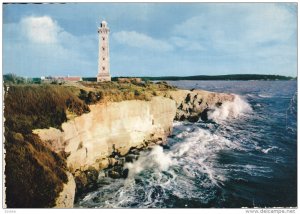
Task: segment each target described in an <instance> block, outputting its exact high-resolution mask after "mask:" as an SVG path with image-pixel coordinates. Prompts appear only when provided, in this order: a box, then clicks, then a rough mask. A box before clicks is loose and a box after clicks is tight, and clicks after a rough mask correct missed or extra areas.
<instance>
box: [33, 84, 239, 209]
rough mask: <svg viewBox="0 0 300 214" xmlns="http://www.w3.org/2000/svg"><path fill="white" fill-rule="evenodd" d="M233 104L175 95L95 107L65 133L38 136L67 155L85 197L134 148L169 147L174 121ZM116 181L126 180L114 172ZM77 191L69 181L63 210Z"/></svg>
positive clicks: (221, 97) (198, 94)
mask: <svg viewBox="0 0 300 214" xmlns="http://www.w3.org/2000/svg"><path fill="white" fill-rule="evenodd" d="M233 100H234V96H233V95H228V94H218V93H212V92H207V91H200V90H197V91H196V90H195V91H188V90H177V91H170V92H168V94H166V95H165V97H161V96H157V97H153V98H152V99H151V101H140V100H130V101H122V102H108V103H99V104H95V105H91V106H90V112H89V113H87V114H83V115H81V116H79V117H75V118H74V119H72V120H70V121H68V122H65V123H63V124H62V131H61V130H59V129H54V128H50V129H38V130H34V133H36V134H38V135H39V137H40V138H41V139H42V140H43V141H45V142H48V143H49V145H51V147H52V149H53V150H54V151H56V152H64V153H65V154H66V155H67V165H68V168H69V170H70V172H71V173H72V174H73V176H74V177H75V181H76V187H77V191H79V192H80V191H83V190H84V189H85V188H90V187H92V186H93V183H94V182H96V181H97V179H98V176H99V170H101V169H105V168H108V167H113V166H118V165H122V164H124V162H125V161H126V159H125V158H120V157H123V156H125V155H126V154H128V152H130V151H131V150H132V149H139V148H143V147H147V146H149V145H154V144H163V143H164V142H165V141H166V139H167V136H169V135H170V134H171V132H172V126H173V120H174V119H175V120H188V121H191V122H195V121H198V120H199V118H202V119H205V117H207V116H205V114H206V112H207V111H208V110H209V109H210V108H215V107H218V106H221V105H222V103H223V102H226V101H233ZM130 157H131V156H130ZM130 157H129V156H128V157H126V158H127V159H129V158H130ZM133 158H135V157H133ZM110 176H111V177H114V176H116V177H119V176H120V175H119V174H118V172H115V171H110ZM121 176H124V175H121ZM125 176H126V175H125ZM70 181H71V183H70ZM72 187H73V185H72V179H69V183H68V185H65V186H64V190H63V191H62V193H61V194H60V198H59V199H57V201H59V202H57V207H71V205H72V204H73V201H74V197H75V196H74V195H75V187H74V192H72V191H70V188H71V189H72ZM72 194H74V195H73V196H72ZM66 195H67V197H66Z"/></svg>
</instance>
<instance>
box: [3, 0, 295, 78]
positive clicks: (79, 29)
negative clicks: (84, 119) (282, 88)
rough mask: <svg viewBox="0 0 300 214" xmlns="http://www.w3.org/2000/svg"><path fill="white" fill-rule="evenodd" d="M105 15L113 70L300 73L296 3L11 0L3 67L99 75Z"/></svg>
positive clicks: (23, 72) (129, 73) (6, 9)
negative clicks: (28, 0) (41, 0)
mask: <svg viewBox="0 0 300 214" xmlns="http://www.w3.org/2000/svg"><path fill="white" fill-rule="evenodd" d="M102 19H105V20H106V21H107V22H108V26H109V27H110V30H111V33H110V60H111V75H112V76H166V75H176V76H185V75H219V74H237V73H249V74H250V73H252V74H253V73H258V74H280V75H288V76H296V75H297V5H296V4H290V3H277V4H275V3H77V4H76V3H67V4H6V5H4V6H3V23H4V24H3V69H4V70H3V73H15V74H18V75H21V76H28V77H32V76H44V75H68V74H69V75H79V76H96V74H97V57H98V56H97V54H98V34H97V27H98V26H99V24H100V21H101V20H102Z"/></svg>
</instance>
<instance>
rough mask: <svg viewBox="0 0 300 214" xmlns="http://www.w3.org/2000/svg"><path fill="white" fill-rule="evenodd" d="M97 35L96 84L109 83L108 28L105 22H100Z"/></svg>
mask: <svg viewBox="0 0 300 214" xmlns="http://www.w3.org/2000/svg"><path fill="white" fill-rule="evenodd" d="M98 33H99V55H98V75H97V82H103V81H111V76H110V73H109V28H108V27H107V22H106V21H102V22H101V24H100V28H98Z"/></svg>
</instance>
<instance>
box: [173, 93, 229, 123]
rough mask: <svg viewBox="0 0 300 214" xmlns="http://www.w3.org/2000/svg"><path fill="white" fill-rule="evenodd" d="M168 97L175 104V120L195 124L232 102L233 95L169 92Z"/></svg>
mask: <svg viewBox="0 0 300 214" xmlns="http://www.w3.org/2000/svg"><path fill="white" fill-rule="evenodd" d="M169 93H170V97H171V99H173V100H175V102H176V108H177V111H176V116H175V118H174V119H175V120H179V121H183V120H188V121H190V122H197V121H198V120H199V119H200V118H201V119H202V120H207V119H208V118H207V113H208V111H210V110H212V109H214V108H218V107H220V106H221V105H222V104H223V103H224V102H232V101H234V95H232V94H224V93H214V92H209V91H203V90H192V91H189V90H178V91H171V92H169Z"/></svg>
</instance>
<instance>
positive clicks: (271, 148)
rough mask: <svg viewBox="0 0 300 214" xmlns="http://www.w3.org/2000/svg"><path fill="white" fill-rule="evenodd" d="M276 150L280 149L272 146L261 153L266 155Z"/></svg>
mask: <svg viewBox="0 0 300 214" xmlns="http://www.w3.org/2000/svg"><path fill="white" fill-rule="evenodd" d="M274 149H278V147H277V146H271V147H269V148H267V149H262V150H261V151H262V152H263V153H265V154H268V153H269V151H271V150H274Z"/></svg>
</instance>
